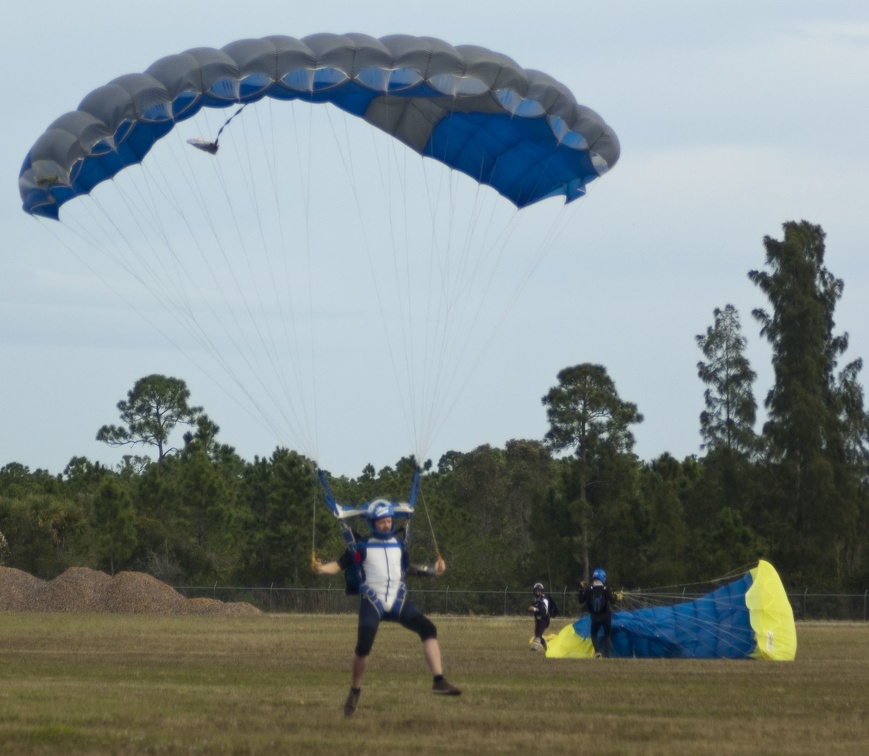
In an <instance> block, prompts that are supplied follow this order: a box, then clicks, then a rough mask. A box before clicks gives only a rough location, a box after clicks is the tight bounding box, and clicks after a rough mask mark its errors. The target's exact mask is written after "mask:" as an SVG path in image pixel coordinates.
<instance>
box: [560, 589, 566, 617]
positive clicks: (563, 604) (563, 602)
mask: <svg viewBox="0 0 869 756" xmlns="http://www.w3.org/2000/svg"><path fill="white" fill-rule="evenodd" d="M561 616H562V617H566V616H567V586H566V585H565V586H564V590H562V591H561Z"/></svg>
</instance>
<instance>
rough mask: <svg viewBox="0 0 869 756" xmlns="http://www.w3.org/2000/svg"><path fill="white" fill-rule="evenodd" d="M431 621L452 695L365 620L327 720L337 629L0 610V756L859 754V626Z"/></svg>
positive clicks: (413, 655) (301, 622)
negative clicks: (723, 627) (554, 637)
mask: <svg viewBox="0 0 869 756" xmlns="http://www.w3.org/2000/svg"><path fill="white" fill-rule="evenodd" d="M435 619H436V622H437V624H438V628H439V632H440V638H441V645H442V649H443V653H444V662H445V669H446V673H447V676H448V677H449V679H450V680H451V681H452V682H454V683H455V684H457V685H460V686H462V687H463V688H464V690H465V694H464V695H463V696H461V697H460V698H441V697H437V696H433V695H432V694H431V693H430V692H429V691H430V687H431V680H430V678H429V676H428V673H427V670H426V668H425V665H424V662H423V660H422V653H421V650H420V647H419V641H418V640H417V639H416V637H415V636H414V635H412V634H411V633H408V632H407V631H406V630H403V629H402V628H400V627H397V626H394V625H384V626H382V629H381V631H380V633H379V635H378V638H377V643H376V644H375V648H374V652H373V654H372V657H371V662H370V664H369V670H368V674H367V677H366V680H365V686H364V689H363V694H362V699H361V701H360V708H359V711H358V713H357V715H356V717H354V718H353V719H351V720H346V721H345V720H344V718H343V715H342V713H341V706H342V704H343V700H344V697H345V695H346V692H347V688H348V683H349V661H350V655H351V653H352V648H353V644H354V640H355V618H354V617H350V616H296V615H292V616H290V615H283V616H265V617H253V618H219V617H210V616H207V617H206V616H193V617H160V616H141V615H86V614H40V613H34V614H24V613H21V614H19V613H12V612H8V613H0V753H3V754H7V753H8V754H31V753H61V752H62V753H155V754H171V753H239V754H243V753H269V754H271V753H290V752H293V753H337V752H340V751H343V750H348V749H352V752H353V753H354V754H366V753H378V752H381V753H382V752H390V753H395V754H398V753H408V752H413V753H442V752H447V751H449V752H451V753H453V752H457V753H475V754H481V753H493V752H498V753H520V752H521V753H524V754H528V753H551V754H554V753H586V752H587V753H592V752H594V753H625V754H633V753H661V754H664V753H666V754H674V753H675V754H703V753H709V754H751V753H766V754H769V753H787V754H810V753H811V754H815V753H825V754H834V753H842V754H845V753H847V754H853V753H861V752H862V753H867V752H869V721H867V712H869V682H867V681H869V626H867V625H861V624H838V623H830V624H801V625H799V626H798V629H797V632H798V639H799V649H798V651H797V659H796V661H794V662H791V663H772V662H759V661H686V660H628V659H624V660H617V659H611V660H606V659H601V660H581V661H580V660H550V659H545V658H544V657H543V656H542V654H532V653H529V651H528V646H527V641H528V637H529V636H530V634H531V622H530V620H521V621H520V620H513V619H483V618H470V619H469V618H455V617H438V618H435ZM565 623H566V621H562V622H560V623H558V624H557V625H555V626H554V627H553V629H555V630H557V629H558V628H560V627H561V626H562V625H564V624H565Z"/></svg>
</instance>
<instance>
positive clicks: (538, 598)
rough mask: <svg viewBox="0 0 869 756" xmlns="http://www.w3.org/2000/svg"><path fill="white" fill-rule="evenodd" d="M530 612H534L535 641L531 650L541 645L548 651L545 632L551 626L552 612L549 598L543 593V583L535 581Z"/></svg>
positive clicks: (535, 649)
mask: <svg viewBox="0 0 869 756" xmlns="http://www.w3.org/2000/svg"><path fill="white" fill-rule="evenodd" d="M528 611H529V612H534V641H533V642H532V644H531V650H532V651H537V650H538V649H539V648H540V647H541V646H543V650H544V651H546V639H545V638H544V637H543V632H544V631H545V630H546V628H547V627H549V621H550V614H551V612H550V611H549V599H548V598H546V596H544V595H543V583H534V603H533V604H531V606H529V607H528Z"/></svg>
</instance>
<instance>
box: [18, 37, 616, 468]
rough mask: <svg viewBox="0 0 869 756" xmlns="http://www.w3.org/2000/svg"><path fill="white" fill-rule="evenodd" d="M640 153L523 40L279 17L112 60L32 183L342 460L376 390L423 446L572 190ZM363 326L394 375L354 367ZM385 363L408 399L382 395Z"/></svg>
mask: <svg viewBox="0 0 869 756" xmlns="http://www.w3.org/2000/svg"><path fill="white" fill-rule="evenodd" d="M157 55H159V52H158V53H157V54H156V55H155V57H157ZM106 65H107V66H110V65H111V62H110V61H106ZM113 73H114V72H111V71H109V72H108V75H107V77H106V79H107V80H108V79H110V77H111V75H112V74H113ZM327 141H328V144H326V142H327ZM191 145H192V146H191ZM420 156H421V157H420ZM618 158H619V142H618V139H617V137H616V135H615V133H614V132H613V130H612V129H611V128H610V127H609V126H608V125H607V124H606V123H605V122H604V121H603V119H602V118H601V117H600V116H599V115H598V114H597V113H595V112H594V111H593V110H591V109H590V108H588V107H587V106H585V105H582V104H580V103H579V102H577V99H576V98H575V97H574V95H573V93H572V92H571V91H570V90H569V89H568V87H567V86H565V85H564V84H562V83H560V82H558V81H556V80H555V79H554V78H552V77H551V76H549V75H547V74H545V73H542V72H540V71H536V70H531V69H525V68H522V67H521V66H520V65H519V64H518V63H517V62H516V61H514V60H513V59H511V58H509V57H508V56H506V55H504V54H502V53H499V52H495V51H492V50H489V49H485V48H483V47H477V46H473V45H460V46H452V45H450V44H448V43H447V42H444V41H441V40H438V39H434V38H431V37H414V36H408V35H400V34H398V35H391V36H386V37H383V38H380V39H375V38H373V37H370V36H367V35H364V34H346V35H337V34H314V35H311V36H308V37H305V38H303V39H296V38H293V37H289V36H269V37H265V38H262V39H243V40H238V41H236V42H231V43H229V44H227V45H225V46H224V47H222V48H219V49H218V48H211V47H198V48H193V49H189V50H187V51H185V52H182V53H179V54H173V55H168V56H166V57H162V58H160V59H158V60H156V62H155V63H153V64H152V65H151V66H149V67H148V68H147V69H146V70H145V71H144V72H142V73H132V74H124V75H121V76H117V77H116V78H111V80H110V81H109V82H108V83H107V84H106V85H104V86H101V87H99V88H98V89H95V90H94V91H92V92H91V93H90V94H87V95H86V96H85V97H84V99H82V100H81V103H80V105H79V106H78V108H77V109H76V110H74V111H72V112H68V113H65V114H63V115H60V116H59V117H58V118H56V119H55V120H54V121H53V122H52V123H50V124H49V125H48V128H47V129H46V130H45V132H44V133H42V134H41V135H40V136H38V138H36V140H35V142H34V144H33V146H32V148H31V149H30V150H29V152H28V153H27V155H26V157H25V158H24V162H23V165H22V168H21V172H20V175H19V191H20V195H21V201H22V204H23V209H24V210H25V212H27V213H29V214H31V215H34V216H37V217H40V218H47V219H53V220H60V221H61V223H60V224H59V226H58V227H55V226H54V225H52V224H47V225H49V226H51V228H50V229H49V231H50V232H51V235H52V236H54V237H55V238H57V239H58V240H59V241H60V243H62V244H64V245H68V246H69V248H70V250H71V251H72V253H73V254H74V255H75V256H76V257H79V258H80V259H81V260H82V262H83V263H84V264H85V265H86V266H88V267H91V268H98V269H99V270H100V272H103V271H106V270H107V268H105V267H103V266H102V265H101V263H102V262H103V261H104V259H105V260H107V261H109V262H110V263H112V264H114V265H115V266H116V268H113V271H115V270H117V272H118V273H123V274H125V275H126V276H128V281H129V282H130V283H131V284H134V285H136V286H139V287H143V288H144V293H146V294H147V295H149V296H151V297H153V298H154V299H156V301H157V302H158V304H159V305H160V308H157V309H155V308H153V307H151V306H150V304H151V303H150V302H148V303H142V302H141V301H140V297H139V294H140V293H141V291H137V292H136V293H135V294H132V293H131V292H132V291H133V289H132V287H127V285H126V281H125V282H119V279H117V278H115V277H114V276H113V275H111V274H108V275H106V278H107V280H108V283H109V284H110V286H111V287H112V288H114V289H115V290H116V292H117V293H118V294H119V295H120V296H121V297H122V298H123V299H124V300H125V301H126V302H128V303H129V305H130V306H131V307H132V309H135V310H138V311H139V314H141V315H142V316H143V317H145V318H146V319H148V320H151V319H152V318H153V319H156V322H154V325H155V326H156V327H157V329H158V330H160V331H161V332H162V333H163V335H164V337H166V339H167V340H168V341H171V342H173V343H174V345H175V346H177V347H178V348H179V350H180V351H181V352H182V353H183V354H185V355H187V356H189V357H190V359H191V360H193V361H194V363H195V364H196V366H197V367H199V368H200V369H201V370H202V371H203V372H205V373H206V374H207V375H208V376H209V378H210V379H212V380H213V381H215V382H218V383H220V387H221V388H222V389H224V393H226V394H227V395H228V396H229V397H230V398H231V399H233V400H234V401H235V403H237V404H238V405H240V406H241V405H243V406H244V408H245V410H246V411H247V412H248V414H250V415H252V416H253V418H254V419H255V420H256V421H257V422H258V423H259V424H260V425H261V426H262V427H263V428H264V429H265V430H267V431H269V432H270V433H271V435H272V436H274V437H275V438H276V440H277V441H278V442H279V443H280V444H281V445H284V446H289V447H291V448H294V449H296V450H298V451H299V452H301V453H303V454H305V455H307V456H308V457H309V458H310V459H312V460H315V461H316V462H317V463H320V462H328V461H329V457H330V454H329V450H328V449H326V450H324V453H323V454H322V455H321V454H320V449H319V437H320V433H321V431H322V429H323V428H329V430H330V433H331V435H332V437H333V438H336V437H339V436H341V437H342V438H341V440H342V442H346V443H351V440H349V439H346V438H344V437H345V436H347V433H348V431H347V430H346V421H345V419H346V417H347V416H349V415H351V414H355V413H356V411H357V409H359V408H363V409H366V410H367V408H368V407H371V409H370V412H371V414H372V418H374V419H373V420H372V422H377V424H378V426H379V427H384V428H386V432H390V431H392V430H393V429H395V430H401V428H402V426H403V428H404V429H405V430H406V432H407V435H408V437H409V438H408V441H409V444H402V446H403V448H404V449H405V450H406V449H407V446H408V445H410V446H411V447H412V449H411V451H412V452H413V454H414V455H415V457H416V459H417V460H424V459H425V458H426V452H427V451H428V447H429V445H430V442H431V438H432V436H433V435H434V434H435V433H436V432H437V431H439V430H441V426H442V425H443V424H444V422H445V419H446V416H447V415H448V414H449V413H450V412H451V411H454V408H455V406H456V404H457V401H458V400H459V399H460V398H461V397H460V394H461V393H462V391H463V390H465V387H466V386H467V383H468V375H469V374H470V373H471V371H472V370H473V369H474V368H475V367H476V366H477V365H478V364H479V355H481V354H482V353H484V352H485V350H486V348H487V347H488V345H489V344H490V343H491V341H492V340H493V334H495V333H496V332H497V330H498V327H499V326H500V325H501V324H502V323H503V321H504V317H505V313H506V312H509V311H510V309H511V307H512V305H513V303H514V302H515V301H516V297H517V295H518V293H519V292H520V291H521V289H522V287H523V286H524V284H525V283H526V282H527V280H528V278H529V277H530V275H531V272H533V271H534V270H535V269H536V268H537V267H538V266H539V262H540V259H541V257H542V255H544V254H545V253H546V252H547V251H548V249H550V248H551V244H552V240H553V239H557V237H558V233H559V231H561V232H563V228H561V229H559V228H558V224H559V223H561V224H562V226H563V223H564V221H563V214H564V212H566V211H564V209H563V208H564V205H566V204H570V203H573V201H574V200H576V199H578V198H580V197H582V196H583V195H584V194H585V192H586V189H587V187H588V185H589V184H590V183H591V182H593V181H594V180H596V179H597V178H599V177H600V176H602V175H603V174H605V173H606V172H607V171H609V170H610V169H611V168H612V167H613V166H614V165H615V164H616V162H617V160H618ZM550 198H556V199H560V200H561V202H555V203H553V202H545V201H544V200H548V199H550ZM553 205H555V206H557V212H554V213H552V215H553V216H554V218H555V220H554V221H553V222H552V225H550V226H549V227H546V226H544V225H543V224H542V223H540V222H538V220H537V217H538V216H537V215H535V214H536V213H538V212H539V213H541V217H543V216H544V215H545V213H546V212H548V211H549V210H551V208H552V206H553ZM519 209H521V212H519ZM529 213H530V215H527V217H528V218H530V219H531V220H530V223H531V226H532V228H531V229H530V230H529V231H528V236H526V237H522V236H521V233H522V232H521V230H520V229H521V225H520V224H521V221H520V220H517V218H516V216H519V217H520V218H525V217H526V214H529ZM501 216H503V220H501ZM495 219H497V222H495ZM459 224H465V226H464V228H463V227H462V226H461V225H459ZM553 226H555V230H554V231H553ZM517 227H519V228H517ZM59 229H60V230H59ZM532 234H533V236H532ZM69 237H72V238H71V239H70V238H69ZM529 239H532V241H531V242H529V241H528V240H529ZM98 263H100V264H99V265H98ZM496 266H497V267H496ZM506 274H509V276H511V277H512V280H511V283H510V286H509V287H508V286H506V285H501V281H502V280H503V278H504V277H506ZM369 317H371V318H372V319H373V320H375V321H376V320H377V318H378V317H379V318H380V322H381V323H382V331H383V334H382V335H381V334H375V332H374V331H375V330H376V329H372V328H370V327H366V326H367V325H368V322H367V319H368V318H369ZM338 320H341V321H342V322H343V323H344V328H343V329H339V328H337V327H335V326H334V324H335V323H336V322H337V321H338ZM152 322H153V321H152ZM375 325H377V323H376V322H375ZM330 327H334V330H333V331H330V332H329V333H328V334H327V333H326V329H327V328H330ZM351 327H352V328H356V329H358V334H356V333H355V332H354V333H351V332H350V330H349V329H350V328H351ZM332 334H338V335H337V336H333V335H332ZM341 334H347V335H346V336H342V335H341ZM375 335H376V336H377V338H376V339H375ZM341 339H346V343H345V342H344V341H342V340H341ZM363 349H364V350H365V351H366V352H367V354H366V355H365V356H370V354H372V353H374V354H376V355H377V357H378V358H379V359H380V361H381V364H382V365H384V366H385V370H384V372H386V373H387V375H386V376H380V375H378V376H372V377H371V379H370V382H369V383H368V384H366V383H365V379H366V376H364V375H354V377H353V380H352V381H348V380H346V373H347V369H346V368H347V364H348V362H349V363H350V364H355V360H356V358H357V356H358V355H356V354H354V353H353V350H358V351H359V352H362V351H363ZM215 368H217V369H215ZM390 371H391V372H392V376H391V378H392V379H394V383H395V384H396V387H395V388H396V389H397V390H393V388H392V381H390V380H389V379H390V375H389V372H390ZM384 378H385V379H386V380H385V381H384ZM375 380H376V381H379V383H378V384H375ZM383 383H389V391H390V394H389V395H390V396H395V397H396V400H395V402H394V403H395V404H396V407H394V408H393V407H387V408H382V407H380V405H378V404H377V402H373V401H371V400H370V398H368V394H367V393H366V389H367V387H368V386H372V385H377V388H378V389H379V388H380V385H379V384H383ZM354 392H356V393H355V394H354ZM327 397H328V401H326V400H325V399H326V398H327ZM465 400H466V401H469V400H468V399H465ZM342 402H343V404H342ZM375 408H376V409H375ZM375 411H376V412H377V413H379V414H377V416H376V417H375V414H374V413H375ZM342 421H344V422H343V426H345V427H342ZM359 424H360V426H363V427H361V428H360V429H359V430H358V433H359V435H360V437H362V434H363V432H364V430H365V428H364V422H362V423H359ZM394 424H395V425H398V427H396V428H393V425H394ZM339 427H340V429H341V432H340V433H339V432H338V431H335V430H334V429H335V428H339ZM369 435H370V434H369ZM392 435H396V434H392ZM365 442H366V443H370V438H367V437H365ZM361 443H362V442H361V441H360V442H359V444H361Z"/></svg>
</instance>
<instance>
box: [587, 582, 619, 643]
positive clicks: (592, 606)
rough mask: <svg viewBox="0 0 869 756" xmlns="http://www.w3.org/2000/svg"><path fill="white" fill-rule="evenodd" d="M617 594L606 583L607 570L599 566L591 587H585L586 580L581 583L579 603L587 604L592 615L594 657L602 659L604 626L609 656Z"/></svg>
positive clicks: (604, 636)
mask: <svg viewBox="0 0 869 756" xmlns="http://www.w3.org/2000/svg"><path fill="white" fill-rule="evenodd" d="M616 598H617V597H616V594H615V593H613V591H612V589H611V588H610V587H609V586H608V585H607V584H606V572H604V571H603V570H602V569H601V568H600V567H598V568H597V569H596V570H595V571H594V572H593V573H592V575H591V587H589V588H586V587H585V581H584V580H581V581H580V583H579V605H580V606H585V607H586V608H587V609H588V613H589V614H590V615H591V643H592V645H593V646H594V658H595V659H600V656H601V654H600V640H599V639H598V633H599V631H600V629H601V628H603V638H604V656H606V657H607V658H609V655H610V650H611V637H610V636H611V634H612V621H613V611H612V608H613V606H614V605H615V603H616Z"/></svg>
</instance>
